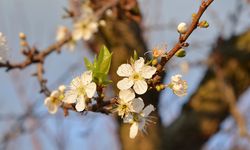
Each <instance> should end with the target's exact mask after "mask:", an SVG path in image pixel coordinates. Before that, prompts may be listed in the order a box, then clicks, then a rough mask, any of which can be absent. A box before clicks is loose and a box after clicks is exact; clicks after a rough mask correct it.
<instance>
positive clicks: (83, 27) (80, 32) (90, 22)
mask: <svg viewBox="0 0 250 150" xmlns="http://www.w3.org/2000/svg"><path fill="white" fill-rule="evenodd" d="M97 31H98V23H97V22H96V21H95V20H94V19H92V18H90V17H88V18H85V19H81V20H79V21H77V22H76V23H75V24H74V30H73V39H74V40H76V41H77V40H80V39H84V40H89V39H90V38H91V37H92V35H93V34H94V33H95V32H97Z"/></svg>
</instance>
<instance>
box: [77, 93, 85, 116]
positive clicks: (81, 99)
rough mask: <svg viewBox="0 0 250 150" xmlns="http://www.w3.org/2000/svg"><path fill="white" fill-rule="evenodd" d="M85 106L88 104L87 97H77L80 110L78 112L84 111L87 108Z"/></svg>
mask: <svg viewBox="0 0 250 150" xmlns="http://www.w3.org/2000/svg"><path fill="white" fill-rule="evenodd" d="M85 106H86V104H85V99H84V97H83V96H81V97H79V98H78V99H77V103H76V106H75V107H76V110H77V111H78V112H80V111H83V110H84V109H85Z"/></svg>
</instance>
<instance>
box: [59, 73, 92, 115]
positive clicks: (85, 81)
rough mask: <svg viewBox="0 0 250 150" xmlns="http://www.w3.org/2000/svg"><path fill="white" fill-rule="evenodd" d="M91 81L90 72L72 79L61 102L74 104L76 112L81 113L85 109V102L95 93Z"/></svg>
mask: <svg viewBox="0 0 250 150" xmlns="http://www.w3.org/2000/svg"><path fill="white" fill-rule="evenodd" d="M91 81H92V72H91V71H86V72H84V73H83V74H82V75H81V76H79V77H76V78H74V79H73V80H72V81H71V84H70V90H68V91H67V92H66V94H65V98H64V99H63V101H64V102H65V103H76V106H75V108H76V110H77V111H83V110H84V109H85V107H86V100H87V99H88V98H92V97H93V96H94V94H95V91H96V84H95V83H94V82H91Z"/></svg>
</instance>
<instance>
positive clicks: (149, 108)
mask: <svg viewBox="0 0 250 150" xmlns="http://www.w3.org/2000/svg"><path fill="white" fill-rule="evenodd" d="M154 110H155V108H154V106H153V105H151V104H150V105H148V106H146V107H145V108H144V109H143V111H142V116H144V117H147V116H148V115H149V114H150V113H151V112H152V111H154Z"/></svg>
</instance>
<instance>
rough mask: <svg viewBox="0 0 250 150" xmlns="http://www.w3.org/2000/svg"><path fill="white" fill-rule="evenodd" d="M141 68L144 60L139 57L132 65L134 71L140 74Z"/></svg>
mask: <svg viewBox="0 0 250 150" xmlns="http://www.w3.org/2000/svg"><path fill="white" fill-rule="evenodd" d="M143 66H144V59H143V58H142V57H140V58H139V59H138V60H136V61H135V64H134V68H135V71H136V72H140V71H141V69H142V67H143Z"/></svg>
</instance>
